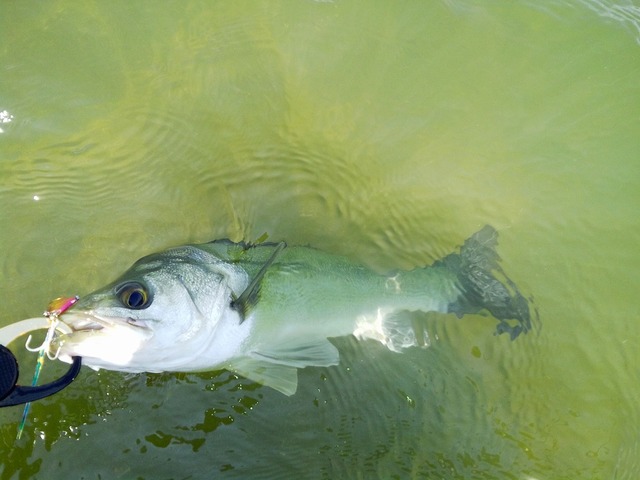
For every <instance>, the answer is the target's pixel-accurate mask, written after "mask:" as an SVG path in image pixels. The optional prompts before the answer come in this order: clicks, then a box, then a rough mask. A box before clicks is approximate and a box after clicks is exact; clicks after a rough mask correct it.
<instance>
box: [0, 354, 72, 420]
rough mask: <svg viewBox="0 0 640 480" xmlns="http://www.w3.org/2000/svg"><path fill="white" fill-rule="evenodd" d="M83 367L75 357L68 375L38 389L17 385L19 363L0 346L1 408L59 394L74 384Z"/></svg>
mask: <svg viewBox="0 0 640 480" xmlns="http://www.w3.org/2000/svg"><path fill="white" fill-rule="evenodd" d="M81 366H82V360H81V358H80V357H73V363H72V364H71V367H69V370H68V371H67V373H65V374H64V375H63V376H62V377H60V378H58V379H57V380H54V381H53V382H51V383H47V384H46V385H39V386H36V387H25V386H21V385H16V383H17V382H18V374H19V370H18V361H17V360H16V357H15V356H14V355H13V353H11V351H10V350H9V349H8V348H7V347H5V346H4V345H0V407H9V406H11V405H20V404H21V403H27V402H33V401H34V400H40V399H41V398H44V397H48V396H49V395H53V394H54V393H58V392H59V391H60V390H62V389H63V388H65V387H67V386H68V385H69V384H70V383H71V382H73V379H74V378H76V376H77V375H78V373H79V372H80V367H81Z"/></svg>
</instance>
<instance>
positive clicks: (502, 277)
mask: <svg viewBox="0 0 640 480" xmlns="http://www.w3.org/2000/svg"><path fill="white" fill-rule="evenodd" d="M497 244H498V232H496V230H495V229H494V228H493V227H491V226H489V225H487V226H485V227H484V228H483V229H482V230H480V231H478V232H476V233H475V234H473V235H472V236H471V237H470V238H469V239H467V240H466V241H465V242H464V245H463V246H462V248H461V249H460V253H454V254H451V255H448V256H447V257H445V258H443V259H442V260H440V261H439V262H437V263H442V264H444V265H443V266H446V267H447V268H448V269H449V270H450V271H452V272H453V273H454V274H455V278H456V287H457V289H458V290H459V291H460V292H461V293H460V295H459V296H458V297H457V298H456V300H455V301H454V302H452V303H450V304H449V305H448V309H447V311H448V312H451V313H455V314H456V315H458V316H459V317H461V316H462V315H465V314H475V313H481V312H483V311H486V312H489V313H490V314H491V315H492V316H493V317H495V318H496V319H497V320H498V321H499V324H498V326H497V328H496V334H501V333H505V332H506V333H508V334H509V336H510V337H511V339H512V340H514V339H515V338H516V337H517V336H518V335H520V334H521V333H526V332H528V331H529V330H530V329H531V314H530V312H529V302H528V301H527V299H526V298H525V297H524V296H523V295H522V294H521V293H520V291H519V290H518V288H517V287H516V285H515V283H514V282H513V281H511V279H510V278H509V277H508V276H507V275H506V274H505V273H504V271H503V270H502V268H501V267H500V265H499V263H498V262H499V260H500V257H499V256H498V254H497V253H496V246H497Z"/></svg>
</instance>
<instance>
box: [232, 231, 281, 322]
mask: <svg viewBox="0 0 640 480" xmlns="http://www.w3.org/2000/svg"><path fill="white" fill-rule="evenodd" d="M286 246H287V244H286V243H285V242H280V243H279V244H278V245H277V246H276V248H275V249H274V251H273V253H272V254H271V256H270V257H269V259H268V260H267V261H266V262H265V264H264V265H263V266H262V268H261V269H260V271H259V272H258V273H257V274H256V276H255V277H253V279H252V280H251V283H249V286H248V287H247V288H245V290H244V292H242V293H241V294H240V296H239V297H238V298H236V299H235V300H234V301H233V302H231V307H232V308H233V309H235V310H236V311H238V313H240V318H241V320H240V323H242V322H243V321H244V319H245V318H246V317H247V313H248V312H249V310H250V309H251V308H252V307H255V305H256V304H257V303H258V300H259V298H260V283H261V282H262V279H263V277H264V274H265V273H267V269H268V268H269V266H270V265H271V264H272V263H273V261H274V260H275V259H276V258H277V257H278V254H279V253H280V252H281V251H282V249H283V248H284V247H286Z"/></svg>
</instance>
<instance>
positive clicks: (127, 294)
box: [115, 282, 151, 310]
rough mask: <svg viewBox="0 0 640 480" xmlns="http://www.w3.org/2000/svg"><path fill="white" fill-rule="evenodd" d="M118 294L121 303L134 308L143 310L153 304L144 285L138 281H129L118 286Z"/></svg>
mask: <svg viewBox="0 0 640 480" xmlns="http://www.w3.org/2000/svg"><path fill="white" fill-rule="evenodd" d="M115 293H116V296H117V297H118V300H120V303H122V305H124V306H125V307H127V308H131V309H132V310H141V309H143V308H147V307H148V306H149V305H151V297H150V295H149V293H148V291H147V289H146V288H145V287H144V285H142V284H140V283H138V282H127V283H123V284H122V285H119V286H117V287H116V292H115Z"/></svg>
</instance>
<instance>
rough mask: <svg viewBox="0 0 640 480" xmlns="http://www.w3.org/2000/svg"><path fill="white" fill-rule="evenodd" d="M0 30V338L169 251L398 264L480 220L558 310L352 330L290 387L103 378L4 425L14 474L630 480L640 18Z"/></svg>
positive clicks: (579, 15)
mask: <svg viewBox="0 0 640 480" xmlns="http://www.w3.org/2000/svg"><path fill="white" fill-rule="evenodd" d="M0 35H1V38H2V42H0V111H4V113H3V114H2V115H1V116H0V121H4V123H2V124H0V128H1V129H2V133H0V202H1V205H2V207H1V210H0V241H1V244H0V245H1V251H0V252H1V253H0V262H1V263H0V268H1V272H2V276H1V277H0V291H2V292H3V299H2V300H3V301H2V303H1V304H0V324H1V325H6V324H9V323H11V322H13V321H16V320H18V319H21V318H26V317H31V316H34V315H37V314H39V312H41V311H42V310H43V308H44V306H45V305H46V304H47V303H48V301H49V300H50V299H52V298H54V297H57V296H60V295H66V294H76V293H77V294H79V295H83V294H85V293H87V292H88V291H89V290H92V289H94V288H96V287H98V286H101V285H102V284H103V283H104V282H106V281H108V280H111V279H112V278H114V276H115V275H116V274H118V273H119V272H121V271H122V270H123V269H124V268H125V267H127V266H128V265H129V264H130V263H131V262H133V261H134V260H135V259H137V258H138V257H140V256H142V255H144V254H146V253H149V252H151V251H155V250H158V249H161V248H164V247H167V246H171V245H176V244H181V243H187V242H195V241H207V240H211V239H213V238H218V237H224V236H229V237H231V238H233V239H240V238H245V239H255V238H257V237H259V236H260V235H261V234H262V233H263V232H268V233H269V235H270V238H271V239H274V240H277V239H286V240H287V241H288V242H289V243H291V244H295V243H300V244H311V245H314V246H316V247H318V248H322V249H324V250H327V251H330V252H334V253H341V254H346V255H349V256H350V257H352V258H355V259H358V260H360V261H362V262H363V263H366V264H368V265H370V266H372V267H374V268H377V269H381V270H384V269H388V268H398V267H401V268H411V267H414V266H416V265H422V264H427V263H430V262H431V261H433V260H434V259H436V258H439V257H440V256H442V255H444V254H446V253H448V252H449V251H451V250H452V249H453V248H455V246H456V245H459V244H460V243H461V242H462V241H463V240H464V238H466V237H467V236H469V235H470V234H471V233H473V232H474V231H476V230H477V229H478V228H479V227H481V226H482V225H484V224H486V223H489V224H491V225H493V226H495V227H496V228H497V229H499V230H500V247H499V251H500V254H501V256H502V258H503V266H504V268H505V269H506V270H507V271H508V272H509V273H510V275H511V276H512V277H513V278H514V280H516V281H517V283H518V285H519V286H520V287H521V289H522V290H523V291H525V292H527V294H530V295H532V296H533V297H534V301H535V306H536V308H537V310H538V313H539V317H540V318H539V321H538V322H537V323H536V326H535V331H533V332H531V333H530V334H528V335H527V336H526V337H524V338H519V339H517V341H515V342H513V343H512V342H510V341H509V340H508V339H507V338H502V337H495V336H493V335H492V332H493V325H494V322H493V321H492V320H491V319H488V318H481V317H478V318H471V319H464V320H451V319H438V320H435V321H434V322H433V324H432V325H431V326H430V331H431V335H432V338H437V340H436V341H434V343H433V345H432V346H431V348H429V349H427V350H414V351H411V352H409V353H407V354H405V355H397V354H393V353H392V352H389V351H387V350H386V349H384V347H382V346H380V345H378V344H374V343H372V342H363V343H357V342H356V341H354V340H353V339H348V338H346V339H341V340H338V341H337V345H338V347H339V349H340V351H341V355H342V364H341V365H340V366H339V367H333V368H322V369H321V368H314V369H305V370H304V371H302V372H301V375H300V387H299V391H298V393H297V394H296V395H295V396H293V397H290V398H288V397H284V396H282V395H281V394H279V393H277V392H274V391H272V390H270V389H268V388H264V387H260V386H257V385H254V384H252V383H250V382H248V381H245V380H243V379H241V378H238V377H236V376H234V375H232V374H230V373H228V372H216V373H214V374H186V375H174V374H165V375H138V376H126V375H121V374H118V373H111V372H100V373H96V372H93V371H91V370H89V369H85V370H83V371H82V373H81V376H80V377H79V378H78V379H77V381H76V382H75V383H74V384H73V385H72V386H71V387H69V388H68V389H66V390H65V391H64V392H63V393H61V394H59V395H57V396H55V397H51V398H49V399H46V400H43V401H40V402H37V403H35V404H34V405H33V408H32V414H31V416H30V421H29V423H28V426H27V430H26V432H25V435H24V436H23V438H22V440H20V441H18V442H16V441H15V440H14V439H15V433H16V428H17V424H18V421H19V418H20V413H21V410H20V409H19V408H6V409H3V410H2V411H0V459H2V460H0V461H1V462H2V466H1V467H0V468H1V473H0V478H3V479H4V478H7V479H8V478H21V479H22V478H43V479H54V478H86V479H93V478H96V479H97V478H102V479H105V478H125V479H129V478H131V479H133V478H145V479H170V478H171V479H174V478H175V479H178V478H216V477H222V478H224V477H229V478H374V477H379V478H487V479H488V478H513V479H577V478H579V479H605V478H607V479H608V478H616V479H634V478H638V476H639V475H640V461H639V460H638V458H640V434H639V433H638V432H640V412H639V409H638V398H640V366H639V365H640V362H639V361H640V358H639V357H640V355H639V353H638V352H639V351H640V349H639V342H640V326H639V325H640V322H639V320H640V318H639V314H638V301H637V298H638V291H639V290H640V281H639V279H640V275H639V274H638V271H639V270H640V255H639V254H638V245H640V221H639V218H640V217H639V215H638V209H639V207H640V202H639V200H640V193H639V192H640V161H639V159H638V152H640V7H638V6H634V5H633V4H632V3H631V2H628V1H625V0H619V2H618V3H615V2H611V1H608V0H606V1H604V0H603V1H602V2H597V1H595V0H582V1H579V0H576V1H573V2H560V1H558V2H554V1H550V0H548V1H540V2H537V1H536V2H533V1H531V2H527V1H522V2H491V3H488V2H480V1H473V0H469V1H455V0H449V1H439V2H437V1H433V2H417V1H413V2H411V1H406V2H383V1H372V2H365V1H335V2H312V1H288V2H286V1H285V2H276V1H269V2H255V1H251V2H208V1H201V2H199V1H187V2H172V3H169V2H164V3H162V4H159V3H156V2H69V1H56V2H54V1H52V2H47V3H31V2H1V3H0ZM330 301H331V299H327V302H330ZM12 348H13V349H14V351H16V352H17V353H18V356H19V358H20V361H21V363H22V364H23V365H24V367H23V370H24V371H25V372H26V373H25V374H24V379H23V382H28V381H29V380H30V379H29V376H30V370H31V366H30V365H31V364H30V363H29V362H32V361H33V358H32V357H33V356H32V355H31V354H27V353H25V352H24V349H22V347H21V345H20V344H17V343H16V344H15V345H14V346H13V347H12ZM62 368H63V367H62V366H60V365H56V364H54V363H49V364H47V365H46V366H45V369H46V370H45V373H47V374H48V375H54V374H55V373H56V372H58V373H59V372H60V371H61V369H62Z"/></svg>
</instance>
